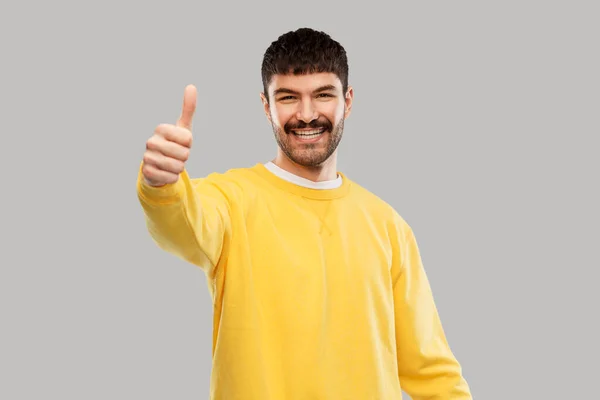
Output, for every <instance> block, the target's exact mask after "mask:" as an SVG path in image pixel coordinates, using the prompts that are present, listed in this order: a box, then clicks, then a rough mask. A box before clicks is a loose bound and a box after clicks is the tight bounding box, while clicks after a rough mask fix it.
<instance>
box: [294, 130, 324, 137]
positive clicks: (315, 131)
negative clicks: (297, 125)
mask: <svg viewBox="0 0 600 400" xmlns="http://www.w3.org/2000/svg"><path fill="white" fill-rule="evenodd" d="M323 130H324V129H323V128H321V129H314V130H312V131H302V132H298V131H292V132H294V133H295V134H296V135H299V136H311V135H317V134H319V133H321V132H323Z"/></svg>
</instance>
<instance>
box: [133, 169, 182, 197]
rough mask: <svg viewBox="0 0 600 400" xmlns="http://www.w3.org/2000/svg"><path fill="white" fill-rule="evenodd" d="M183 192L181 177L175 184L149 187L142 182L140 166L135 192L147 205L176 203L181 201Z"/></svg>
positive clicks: (142, 176)
mask: <svg viewBox="0 0 600 400" xmlns="http://www.w3.org/2000/svg"><path fill="white" fill-rule="evenodd" d="M183 191H184V187H183V182H182V179H181V177H180V178H179V179H178V180H177V182H175V183H168V184H166V185H163V186H151V185H149V184H148V183H146V181H145V180H144V175H143V174H142V165H141V164H140V168H139V171H138V177H137V192H138V195H139V196H141V198H142V199H144V200H145V201H147V202H148V203H154V204H164V203H172V202H174V201H178V200H179V199H181V194H182V193H183Z"/></svg>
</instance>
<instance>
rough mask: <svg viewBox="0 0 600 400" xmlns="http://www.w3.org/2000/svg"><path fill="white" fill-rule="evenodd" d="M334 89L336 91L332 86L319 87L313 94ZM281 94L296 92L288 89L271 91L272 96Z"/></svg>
mask: <svg viewBox="0 0 600 400" xmlns="http://www.w3.org/2000/svg"><path fill="white" fill-rule="evenodd" d="M335 89H336V87H335V86H334V85H323V86H320V87H318V88H316V89H315V90H313V94H314V93H319V92H325V91H328V90H335ZM281 93H290V94H298V92H297V91H295V90H292V89H288V88H279V89H275V90H274V91H273V95H274V96H277V95H278V94H281Z"/></svg>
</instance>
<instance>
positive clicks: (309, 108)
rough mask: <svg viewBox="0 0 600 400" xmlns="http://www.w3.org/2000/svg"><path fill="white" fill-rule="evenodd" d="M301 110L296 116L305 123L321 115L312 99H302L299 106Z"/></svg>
mask: <svg viewBox="0 0 600 400" xmlns="http://www.w3.org/2000/svg"><path fill="white" fill-rule="evenodd" d="M299 107H300V108H299V110H298V112H297V113H296V118H297V119H298V120H299V121H303V122H305V123H309V122H311V121H312V120H315V119H317V118H318V117H319V115H318V114H317V110H316V108H315V107H314V105H313V103H312V101H310V100H307V101H302V102H300V106H299Z"/></svg>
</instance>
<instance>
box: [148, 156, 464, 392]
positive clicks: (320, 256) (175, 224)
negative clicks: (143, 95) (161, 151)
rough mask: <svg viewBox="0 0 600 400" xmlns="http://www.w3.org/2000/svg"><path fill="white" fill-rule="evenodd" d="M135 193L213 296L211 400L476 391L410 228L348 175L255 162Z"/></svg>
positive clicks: (160, 239)
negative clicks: (290, 176) (309, 173)
mask: <svg viewBox="0 0 600 400" xmlns="http://www.w3.org/2000/svg"><path fill="white" fill-rule="evenodd" d="M138 172H139V173H138V180H137V193H138V198H139V200H140V202H141V205H142V207H143V210H144V213H145V216H146V224H147V228H148V231H149V233H150V236H151V237H152V238H153V240H154V241H155V242H156V244H157V245H158V246H159V247H160V248H161V249H163V250H165V251H167V252H170V253H171V254H173V255H175V256H177V257H180V258H181V259H183V260H186V261H187V262H190V263H192V264H194V265H197V266H198V267H200V268H201V269H202V270H203V271H204V272H205V273H206V276H207V278H208V279H207V281H208V283H209V287H208V289H209V291H210V294H211V296H212V301H213V311H214V317H213V342H212V348H213V364H212V374H211V389H210V397H209V398H210V399H211V400H309V399H310V400H400V399H401V398H402V393H401V391H402V390H404V391H405V392H406V393H407V394H409V395H410V396H411V397H412V398H413V399H414V400H425V399H428V400H433V399H435V400H446V399H453V400H466V399H471V395H470V391H469V387H468V385H467V382H466V380H465V379H464V377H463V375H462V372H461V367H460V365H459V363H458V362H457V360H456V359H455V357H454V356H453V354H452V352H451V350H450V348H449V345H448V343H447V341H446V338H445V336H444V331H443V329H442V325H441V322H440V319H439V316H438V312H437V310H436V306H435V304H434V300H433V297H432V293H431V289H430V286H429V283H428V280H427V277H426V274H425V271H424V269H423V265H422V263H421V258H420V255H419V249H418V247H417V242H416V240H415V236H414V234H413V232H412V230H411V228H410V227H409V225H408V224H407V223H406V222H405V221H404V220H403V219H402V217H401V216H400V215H399V214H398V213H397V212H396V211H395V210H394V209H393V208H392V207H391V206H389V205H388V204H386V203H385V202H384V201H382V200H381V199H379V198H378V197H376V196H375V195H374V194H372V193H370V192H369V191H367V190H366V189H365V188H363V187H361V186H360V185H358V184H357V183H355V182H353V181H351V180H350V179H349V178H348V177H347V176H345V175H344V174H343V173H340V175H341V176H342V179H343V181H342V185H341V186H340V187H337V188H332V189H313V188H307V187H303V186H299V185H296V184H294V183H291V182H289V181H287V180H284V179H282V178H280V177H278V176H277V175H275V174H273V173H272V172H271V171H269V170H267V169H266V167H265V166H264V165H263V164H260V163H259V164H256V165H254V166H251V167H248V168H237V169H231V170H229V171H227V172H225V173H212V174H210V175H208V176H206V177H202V178H195V179H192V178H190V177H189V175H188V173H187V171H184V172H183V173H182V174H181V175H180V179H179V180H178V181H177V183H175V184H169V185H166V186H162V187H151V186H148V185H146V184H145V183H144V182H143V179H142V175H141V166H140V170H139V171H138Z"/></svg>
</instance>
